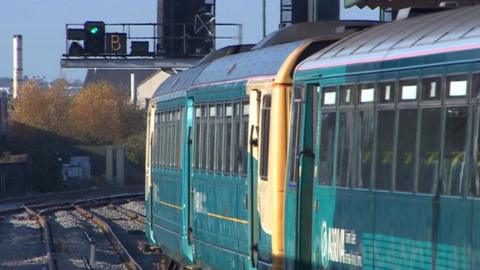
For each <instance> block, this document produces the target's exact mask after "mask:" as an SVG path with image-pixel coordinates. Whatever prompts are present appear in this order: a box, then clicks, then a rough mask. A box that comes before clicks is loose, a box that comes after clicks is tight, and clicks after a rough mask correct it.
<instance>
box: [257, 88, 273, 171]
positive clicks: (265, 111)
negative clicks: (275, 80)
mask: <svg viewBox="0 0 480 270" xmlns="http://www.w3.org/2000/svg"><path fill="white" fill-rule="evenodd" d="M271 101H272V97H271V96H270V95H266V96H263V102H262V113H261V117H262V118H261V121H262V124H261V130H260V134H261V135H260V136H261V141H260V177H261V179H262V180H267V179H268V146H269V143H270V105H271Z"/></svg>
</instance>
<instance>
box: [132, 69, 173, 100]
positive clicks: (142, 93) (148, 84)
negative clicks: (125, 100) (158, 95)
mask: <svg viewBox="0 0 480 270" xmlns="http://www.w3.org/2000/svg"><path fill="white" fill-rule="evenodd" d="M170 75H171V74H170V73H167V72H165V71H163V70H159V71H157V72H156V73H154V74H152V75H151V76H150V77H148V78H146V79H145V80H143V81H142V82H141V83H140V84H139V85H138V86H137V91H136V92H137V98H136V100H137V107H138V108H142V109H143V108H146V106H148V102H149V100H150V99H151V98H152V97H153V94H155V91H156V90H157V89H158V88H159V87H160V85H161V84H162V83H163V82H164V81H165V80H166V79H167V78H168V77H170Z"/></svg>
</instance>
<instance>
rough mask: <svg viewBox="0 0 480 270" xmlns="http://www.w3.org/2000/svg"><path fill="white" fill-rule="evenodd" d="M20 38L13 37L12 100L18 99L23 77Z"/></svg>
mask: <svg viewBox="0 0 480 270" xmlns="http://www.w3.org/2000/svg"><path fill="white" fill-rule="evenodd" d="M22 50H23V49H22V36H21V35H14V36H13V93H12V94H13V98H17V97H18V90H19V88H20V87H21V83H22V77H23V53H22Z"/></svg>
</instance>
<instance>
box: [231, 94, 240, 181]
mask: <svg viewBox="0 0 480 270" xmlns="http://www.w3.org/2000/svg"><path fill="white" fill-rule="evenodd" d="M240 105H241V104H240V103H234V104H233V114H234V115H233V131H232V137H233V138H232V142H233V146H232V173H233V174H238V173H239V166H240V165H241V160H242V149H241V143H240V142H241V137H240V135H241V134H240V132H241V129H240V125H241V116H242V114H241V109H240V108H241V106H240Z"/></svg>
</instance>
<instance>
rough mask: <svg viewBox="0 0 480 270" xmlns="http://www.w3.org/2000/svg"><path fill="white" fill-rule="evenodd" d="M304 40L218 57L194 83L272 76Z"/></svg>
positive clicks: (201, 83)
mask: <svg viewBox="0 0 480 270" xmlns="http://www.w3.org/2000/svg"><path fill="white" fill-rule="evenodd" d="M303 42H304V41H295V42H290V43H285V44H280V45H276V46H271V47H267V48H262V49H257V50H253V51H248V52H243V53H239V54H235V55H230V56H226V57H222V58H219V59H217V60H215V61H213V62H212V63H211V64H210V65H208V66H207V67H206V68H205V69H204V70H203V71H202V72H201V73H200V75H199V76H198V77H197V79H196V80H195V82H194V84H195V85H197V86H198V85H203V84H212V83H220V82H228V81H235V80H241V79H246V78H250V77H263V76H273V75H275V74H276V73H277V71H278V70H279V69H280V67H281V66H282V64H283V62H284V61H285V59H286V58H287V57H288V55H289V54H291V53H292V52H293V51H294V50H295V49H296V48H297V47H298V46H300V44H302V43H303Z"/></svg>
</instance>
